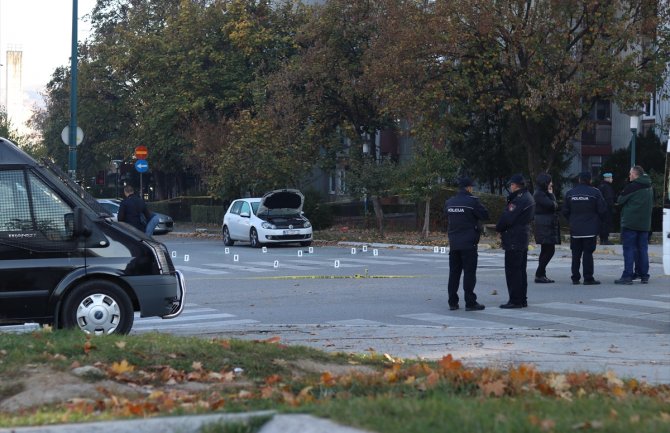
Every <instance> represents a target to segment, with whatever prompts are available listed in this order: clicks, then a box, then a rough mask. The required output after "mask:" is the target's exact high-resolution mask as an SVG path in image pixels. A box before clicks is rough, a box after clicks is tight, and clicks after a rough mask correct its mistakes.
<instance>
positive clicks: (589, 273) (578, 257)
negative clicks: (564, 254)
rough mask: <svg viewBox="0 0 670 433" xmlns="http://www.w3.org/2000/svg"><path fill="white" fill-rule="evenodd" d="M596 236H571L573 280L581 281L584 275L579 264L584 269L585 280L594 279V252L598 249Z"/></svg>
mask: <svg viewBox="0 0 670 433" xmlns="http://www.w3.org/2000/svg"><path fill="white" fill-rule="evenodd" d="M596 243H597V241H596V236H591V237H590V238H572V237H571V238H570V249H571V250H572V281H573V282H574V281H579V279H580V278H581V277H582V276H581V275H580V273H579V266H580V265H582V268H583V269H582V270H583V271H584V281H590V280H592V279H593V252H594V251H595V250H596Z"/></svg>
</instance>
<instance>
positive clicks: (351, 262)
mask: <svg viewBox="0 0 670 433" xmlns="http://www.w3.org/2000/svg"><path fill="white" fill-rule="evenodd" d="M359 256H360V255H359ZM192 263H193V262H185V263H184V264H182V263H176V264H175V267H176V268H177V269H179V270H180V271H182V272H184V274H185V275H186V276H189V275H192V276H197V275H210V276H215V275H243V274H244V273H247V272H249V273H254V274H265V273H271V272H275V273H276V272H277V271H300V272H306V271H310V272H313V273H319V272H327V271H330V272H332V271H333V270H335V269H361V268H370V267H375V269H377V268H378V269H388V268H391V267H394V266H412V265H416V264H428V265H430V264H433V265H434V266H433V268H434V269H446V270H448V269H449V257H448V255H445V254H440V253H433V254H430V255H429V254H417V255H413V256H402V257H396V256H394V257H388V256H371V255H369V254H368V255H367V256H363V257H354V255H353V254H352V255H351V256H343V257H341V258H324V257H318V256H312V255H305V256H303V257H297V256H291V257H285V256H284V257H280V258H277V259H274V258H268V259H267V260H250V261H244V260H242V259H241V258H239V257H238V258H237V261H233V260H231V259H228V258H227V259H226V260H224V261H222V262H220V263H203V264H199V265H197V266H196V265H193V264H192ZM478 269H479V270H481V271H484V272H486V271H487V270H501V269H504V265H503V264H502V263H501V261H500V257H498V256H497V255H496V256H490V257H488V256H484V257H482V256H481V255H480V257H479V265H478Z"/></svg>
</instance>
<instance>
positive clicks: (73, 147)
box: [68, 0, 79, 179]
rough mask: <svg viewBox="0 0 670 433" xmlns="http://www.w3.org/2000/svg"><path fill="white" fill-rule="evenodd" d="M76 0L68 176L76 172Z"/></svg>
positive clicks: (73, 3)
mask: <svg viewBox="0 0 670 433" xmlns="http://www.w3.org/2000/svg"><path fill="white" fill-rule="evenodd" d="M77 9H78V5H77V0H72V58H71V60H70V61H71V63H70V65H71V66H70V70H71V76H72V81H71V84H70V134H69V135H70V137H69V138H68V141H69V143H68V144H69V147H70V158H69V162H70V177H72V178H73V179H75V178H76V173H77V57H78V56H77V21H78V19H79V17H78V13H77Z"/></svg>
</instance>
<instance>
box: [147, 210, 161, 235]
mask: <svg viewBox="0 0 670 433" xmlns="http://www.w3.org/2000/svg"><path fill="white" fill-rule="evenodd" d="M158 220H159V218H158V215H156V214H152V215H151V219H150V220H149V221H148V222H147V228H146V229H145V230H144V233H145V234H146V235H147V236H151V235H153V234H154V229H155V228H156V226H157V225H158Z"/></svg>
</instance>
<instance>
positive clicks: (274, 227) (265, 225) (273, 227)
mask: <svg viewBox="0 0 670 433" xmlns="http://www.w3.org/2000/svg"><path fill="white" fill-rule="evenodd" d="M261 227H263V228H264V229H276V228H277V226H275V225H274V224H270V223H269V222H267V221H264V222H263V224H261Z"/></svg>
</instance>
